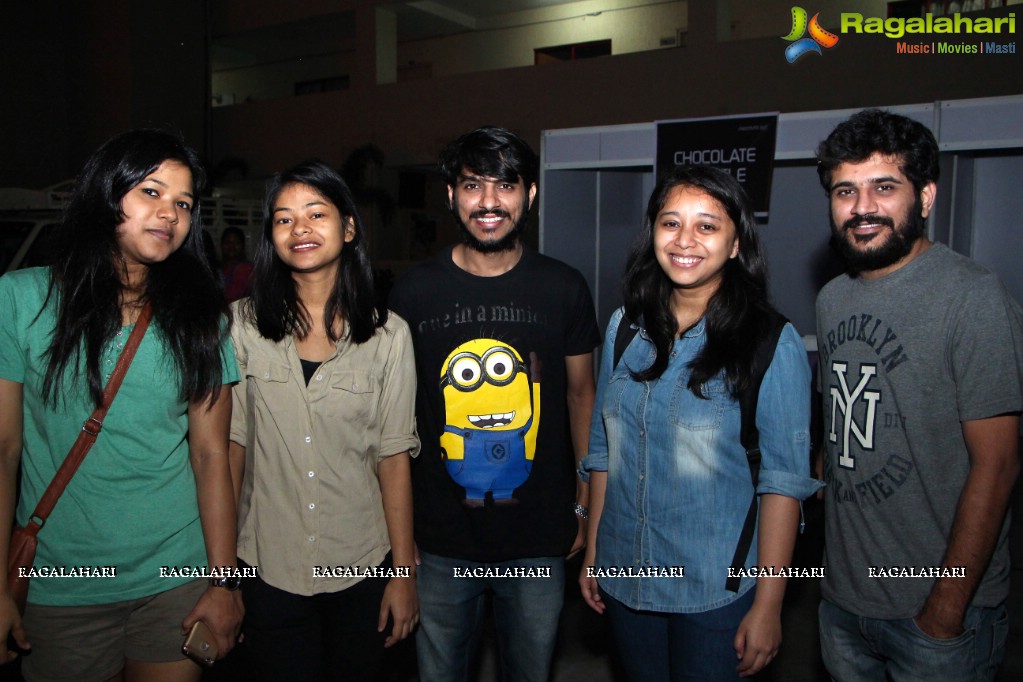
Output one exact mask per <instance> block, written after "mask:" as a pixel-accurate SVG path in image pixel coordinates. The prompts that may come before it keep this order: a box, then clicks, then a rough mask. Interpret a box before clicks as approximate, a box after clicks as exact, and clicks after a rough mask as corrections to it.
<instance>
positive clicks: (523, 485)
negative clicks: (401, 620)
mask: <svg viewBox="0 0 1023 682" xmlns="http://www.w3.org/2000/svg"><path fill="white" fill-rule="evenodd" d="M390 307H391V309H393V310H394V311H395V312H396V313H398V314H399V315H401V316H402V317H403V318H405V320H406V321H407V322H408V324H409V328H410V329H411V330H412V339H413V343H414V345H415V354H416V370H417V375H418V379H419V390H418V392H417V402H416V417H417V426H418V429H419V436H420V439H421V441H422V444H423V445H422V451H421V453H420V455H419V457H418V458H417V460H416V461H415V462H414V463H413V468H412V483H413V495H414V501H415V534H416V542H417V543H418V545H419V547H420V548H421V549H423V550H425V551H427V552H430V553H433V554H439V555H441V556H446V557H453V558H459V559H469V560H472V561H505V560H509V559H517V558H525V557H533V556H557V555H561V554H564V553H566V552H567V551H568V549H569V548H570V546H571V543H572V540H573V538H574V537H575V531H576V520H575V514H574V512H573V511H572V504H573V502H574V499H575V464H574V453H573V450H572V441H571V436H570V431H569V427H568V409H567V404H566V389H567V378H566V370H565V358H566V357H567V356H572V355H582V354H584V353H589V352H592V351H593V349H594V348H595V347H596V345H597V344H598V343H599V342H600V335H599V331H598V329H597V323H596V319H595V317H594V310H593V301H592V299H591V297H590V292H589V289H588V288H587V286H586V282H585V280H584V279H583V277H582V275H580V274H579V273H578V272H577V271H576V270H574V269H572V268H571V267H569V266H567V265H565V264H564V263H561V262H560V261H557V260H554V259H552V258H548V257H547V256H543V255H540V254H538V253H536V252H534V251H531V250H529V249H526V250H525V251H524V252H523V254H522V258H521V259H520V261H519V262H518V264H516V266H515V267H514V268H512V269H511V270H509V271H508V272H506V273H504V274H502V275H499V276H497V277H478V276H475V275H472V274H470V273H468V272H465V271H464V270H462V269H461V268H459V267H458V266H457V265H455V264H454V262H453V261H452V260H451V249H450V248H449V249H446V250H445V251H444V252H443V253H441V254H439V255H438V256H437V257H436V258H433V259H431V260H429V261H427V262H425V263H421V264H420V265H418V266H416V267H415V268H413V269H412V270H410V271H409V272H408V273H407V274H406V275H405V276H404V277H402V278H401V279H400V280H399V281H398V283H397V285H396V286H395V289H394V291H393V292H392V294H391V300H390Z"/></svg>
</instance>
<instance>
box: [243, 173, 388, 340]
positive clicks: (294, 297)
mask: <svg viewBox="0 0 1023 682" xmlns="http://www.w3.org/2000/svg"><path fill="white" fill-rule="evenodd" d="M290 185H308V186H309V187H311V188H312V189H314V190H315V191H316V192H318V193H319V194H321V195H323V197H324V198H325V199H327V200H328V201H330V203H332V204H334V206H335V207H337V210H338V212H339V213H340V214H341V226H342V227H341V229H342V230H344V224H345V223H346V222H347V221H351V224H352V225H353V227H354V229H355V236H354V237H353V238H352V241H350V242H348V243H346V244H345V245H344V249H343V250H342V252H341V262H340V265H339V266H338V273H337V279H336V281H335V283H334V290H333V291H332V292H331V294H330V298H329V299H328V300H327V305H326V307H325V308H324V310H323V323H324V327H325V328H326V330H327V338H328V339H330V341H331V343H336V342H337V341H338V337H337V333H336V332H335V329H336V326H335V324H334V321H335V320H336V319H338V318H340V319H343V320H344V321H345V326H346V327H347V328H348V330H349V334H350V338H351V339H352V341H354V342H355V343H364V342H365V341H368V340H369V339H370V338H372V337H373V334H374V333H375V331H376V330H377V328H379V327H382V326H383V325H384V323H385V322H386V321H387V308H386V307H385V306H384V305H383V303H382V302H381V301H378V300H377V297H376V294H375V291H374V289H373V269H372V268H371V267H370V263H369V253H368V248H367V246H366V239H365V235H364V229H363V226H362V219H361V218H360V217H359V212H358V211H357V210H356V208H355V200H354V199H353V198H352V192H351V190H349V189H348V185H347V184H345V181H344V180H342V179H341V176H340V175H339V174H338V172H337V171H335V170H334V169H333V168H331V167H330V166H328V165H327V164H325V163H323V162H321V161H305V162H303V163H300V164H298V165H297V166H294V167H293V168H289V169H287V170H284V171H281V172H280V173H278V174H277V175H275V176H273V177H272V178H271V179H270V180H269V182H268V183H267V188H266V202H265V204H264V207H263V238H262V239H261V240H260V242H259V245H258V246H257V247H256V255H255V264H256V266H255V272H254V274H253V279H252V297H251V298H250V299H249V302H248V303H247V307H246V308H245V310H246V314H248V315H249V316H250V317H251V318H253V319H255V322H256V327H257V328H258V329H259V333H260V335H261V336H263V338H266V339H270V340H271V341H275V342H276V341H280V340H282V339H283V338H284V337H285V336H287V335H288V334H295V335H296V336H298V337H299V338H304V337H305V336H306V334H308V333H309V330H310V329H311V328H312V320H311V319H310V318H309V313H308V312H307V311H306V309H305V306H304V305H302V301H301V300H299V298H298V290H297V288H296V286H295V280H294V279H293V278H292V275H291V269H290V268H289V267H288V266H287V265H285V263H284V261H282V260H281V259H280V257H279V256H278V255H277V250H276V249H275V248H274V242H273V212H274V204H276V203H277V197H278V196H280V194H281V192H282V191H284V189H285V188H286V187H288V186H290Z"/></svg>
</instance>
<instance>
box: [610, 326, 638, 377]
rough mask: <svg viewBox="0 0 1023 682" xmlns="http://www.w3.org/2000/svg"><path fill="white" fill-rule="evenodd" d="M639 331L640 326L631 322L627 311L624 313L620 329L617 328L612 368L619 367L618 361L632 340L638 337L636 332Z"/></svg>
mask: <svg viewBox="0 0 1023 682" xmlns="http://www.w3.org/2000/svg"><path fill="white" fill-rule="evenodd" d="M637 332H639V328H638V327H635V326H633V324H632V323H631V322H629V318H627V317H625V313H624V312H623V313H622V319H621V320H619V321H618V329H617V330H615V347H614V355H613V356H611V357H612V362H611V369H612V370H614V369H617V368H618V362H619V361H620V360H621V359H622V355H623V354H624V353H625V349H626V348H628V347H629V344H630V343H632V340H633V339H634V338H636V333H637Z"/></svg>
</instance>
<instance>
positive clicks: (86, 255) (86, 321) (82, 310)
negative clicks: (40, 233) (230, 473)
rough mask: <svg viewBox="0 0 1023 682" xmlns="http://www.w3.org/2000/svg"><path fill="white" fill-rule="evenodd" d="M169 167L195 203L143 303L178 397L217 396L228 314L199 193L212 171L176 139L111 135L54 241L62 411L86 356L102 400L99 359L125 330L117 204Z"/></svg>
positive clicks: (145, 133)
mask: <svg viewBox="0 0 1023 682" xmlns="http://www.w3.org/2000/svg"><path fill="white" fill-rule="evenodd" d="M165 161H176V162H178V163H180V164H182V165H183V166H185V167H186V168H188V170H189V171H190V172H191V174H192V188H193V194H194V195H195V201H193V202H192V206H191V210H190V218H191V222H190V226H189V230H188V233H187V235H186V237H185V240H184V242H183V244H182V246H181V248H179V249H178V250H177V251H175V252H174V253H172V254H171V255H170V256H169V257H168V258H167V259H166V260H164V261H163V262H160V263H153V264H151V265H149V267H148V271H147V273H146V281H145V292H144V294H143V300H146V301H148V302H149V303H150V304H151V305H152V306H153V323H154V326H155V327H156V328H157V329H159V330H160V332H162V334H163V336H164V338H165V339H166V342H167V345H168V347H169V350H170V354H171V356H172V357H173V359H174V363H175V364H176V365H177V369H178V374H179V377H180V384H181V385H180V389H181V396H182V398H185V399H188V400H192V401H199V400H202V399H205V398H206V397H212V398H215V397H216V396H217V395H218V392H219V390H220V386H221V384H222V383H223V370H224V367H223V361H222V358H221V354H220V347H221V341H222V339H223V337H224V335H225V334H226V331H227V327H226V325H225V324H224V316H225V315H228V314H229V311H228V309H227V304H226V302H225V301H224V296H223V293H222V292H221V288H220V285H219V283H218V280H217V279H216V278H215V276H214V274H213V272H212V270H211V269H210V267H209V264H208V263H207V261H206V257H205V255H204V252H203V248H202V234H203V230H202V225H201V222H200V217H199V199H198V197H199V194H200V191H201V189H202V188H203V187H204V186H205V182H206V173H205V171H204V170H203V167H202V164H201V163H200V161H199V157H198V156H197V155H196V153H195V151H193V150H192V149H191V148H189V147H188V146H187V145H185V143H184V141H183V140H182V139H181V137H180V136H178V135H176V134H174V133H171V132H168V131H164V130H155V129H139V130H130V131H127V132H124V133H120V134H118V135H115V136H114V137H112V138H110V139H109V140H107V142H105V143H104V144H103V146H101V147H100V148H99V149H98V150H97V151H96V152H95V153H94V154H93V155H92V157H90V158H89V160H88V161H87V162H86V164H85V167H84V168H83V169H82V172H81V174H80V175H79V176H78V179H77V181H76V183H75V190H74V192H73V194H72V196H71V200H70V202H69V203H68V205H67V208H66V209H65V211H64V218H63V221H62V223H61V226H60V228H59V232H58V235H57V236H58V238H57V239H55V240H54V262H53V265H52V266H51V267H50V272H51V275H52V276H51V279H50V288H49V291H48V292H47V302H49V301H50V300H51V298H53V297H55V300H56V305H57V321H56V325H55V326H54V329H53V338H52V340H51V342H50V346H49V348H48V349H47V351H46V356H47V367H46V377H45V387H44V389H43V396H44V399H46V400H47V401H48V402H50V404H52V405H56V401H57V396H58V395H59V394H60V391H61V386H62V384H63V381H64V377H65V374H66V373H67V370H68V369H72V370H73V371H74V372H75V374H73V375H72V378H71V381H77V378H76V377H77V372H78V371H79V369H78V368H79V367H80V365H81V356H82V354H83V352H84V356H85V376H86V378H87V381H88V388H89V394H90V395H91V397H92V399H93V401H94V402H95V403H96V404H97V405H98V404H99V403H100V401H101V399H102V395H103V381H102V376H101V373H100V366H99V365H100V354H101V353H102V350H103V348H104V346H105V345H106V344H107V343H109V342H110V341H111V340H112V339H113V337H114V335H115V334H116V333H117V331H118V330H119V329H120V327H121V315H122V311H121V303H122V298H121V293H122V289H123V287H124V283H123V280H122V276H123V274H124V266H123V263H122V262H121V259H120V257H119V254H120V251H119V247H118V244H117V231H118V226H119V225H121V223H123V222H124V219H125V215H124V213H123V211H122V210H121V200H122V199H123V198H124V196H125V195H126V194H128V192H130V191H131V190H132V189H133V188H135V187H136V186H137V185H138V184H139V183H140V182H142V181H143V180H144V179H145V178H146V177H147V176H148V175H149V174H150V173H153V172H154V171H155V170H156V169H157V168H159V167H160V164H162V163H163V162H165Z"/></svg>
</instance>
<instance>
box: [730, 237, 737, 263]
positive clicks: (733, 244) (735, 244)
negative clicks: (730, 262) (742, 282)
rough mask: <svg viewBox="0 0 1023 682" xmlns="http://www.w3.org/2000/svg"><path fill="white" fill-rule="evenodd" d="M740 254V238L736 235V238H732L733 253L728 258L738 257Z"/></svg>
mask: <svg viewBox="0 0 1023 682" xmlns="http://www.w3.org/2000/svg"><path fill="white" fill-rule="evenodd" d="M738 255H739V238H738V237H736V238H735V239H733V240H732V255H731V256H729V257H728V258H729V259H732V258H736V257H738Z"/></svg>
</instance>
